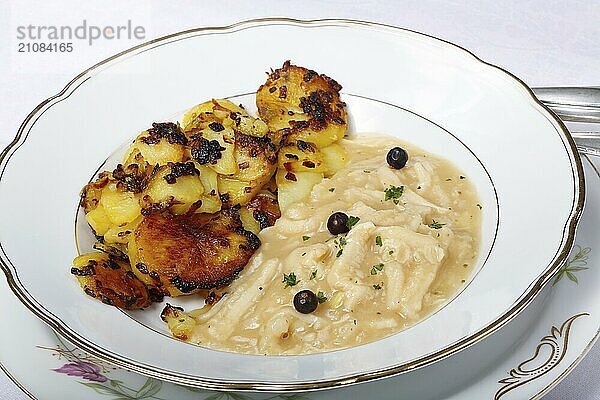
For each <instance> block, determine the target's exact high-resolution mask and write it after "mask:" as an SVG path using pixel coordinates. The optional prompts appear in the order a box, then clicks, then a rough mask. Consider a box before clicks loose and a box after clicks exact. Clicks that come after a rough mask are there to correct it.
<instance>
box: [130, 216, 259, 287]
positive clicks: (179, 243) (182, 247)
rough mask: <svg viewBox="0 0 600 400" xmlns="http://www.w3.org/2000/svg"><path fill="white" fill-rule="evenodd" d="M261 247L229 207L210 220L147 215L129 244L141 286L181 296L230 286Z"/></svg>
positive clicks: (207, 217) (198, 217)
mask: <svg viewBox="0 0 600 400" xmlns="http://www.w3.org/2000/svg"><path fill="white" fill-rule="evenodd" d="M259 246H260V240H259V239H258V237H257V236H256V235H254V234H253V233H252V232H249V231H247V230H245V229H244V228H243V227H242V223H241V221H240V217H239V213H238V210H237V209H236V208H231V209H228V210H223V211H221V212H220V213H217V214H216V215H212V216H211V215H207V214H189V215H180V216H172V215H168V214H166V215H163V214H152V215H149V216H147V217H145V218H144V220H143V221H142V223H141V224H140V225H139V226H138V228H137V229H136V231H135V236H134V237H133V238H132V239H131V240H130V242H129V246H128V248H129V251H128V255H129V258H130V260H131V265H133V266H134V272H135V274H136V275H137V276H138V277H139V278H140V279H141V280H142V281H143V282H145V283H146V284H147V285H152V286H156V287H159V288H160V290H162V292H163V293H164V294H167V295H170V296H179V295H183V294H190V293H194V292H197V291H199V290H200V289H209V288H213V287H217V286H221V285H224V284H227V283H229V282H230V281H231V280H232V279H234V278H235V276H236V275H237V274H238V273H239V271H241V270H242V269H243V268H244V266H245V265H246V263H247V262H248V260H249V259H250V257H251V256H252V254H254V252H255V251H256V250H257V249H258V247H259Z"/></svg>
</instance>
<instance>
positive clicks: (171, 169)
mask: <svg viewBox="0 0 600 400" xmlns="http://www.w3.org/2000/svg"><path fill="white" fill-rule="evenodd" d="M199 175H200V171H198V170H197V169H196V167H195V165H194V163H193V162H187V163H169V164H168V165H165V166H162V167H160V168H159V169H158V170H156V172H155V174H154V175H153V176H152V178H151V180H150V182H149V183H148V186H147V188H146V190H145V191H144V196H143V198H142V205H143V206H144V212H145V213H146V212H150V211H153V210H154V211H156V210H158V209H166V208H170V209H171V211H172V212H173V213H175V214H185V213H186V212H188V210H189V209H190V208H191V207H192V206H193V205H194V204H196V203H197V202H198V201H199V200H200V199H201V197H202V195H203V194H204V186H203V185H202V181H201V180H200V177H199ZM157 204H158V206H157Z"/></svg>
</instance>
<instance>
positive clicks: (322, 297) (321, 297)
mask: <svg viewBox="0 0 600 400" xmlns="http://www.w3.org/2000/svg"><path fill="white" fill-rule="evenodd" d="M317 300H318V301H319V304H322V303H325V302H326V301H327V297H325V294H324V293H323V292H321V291H319V293H317Z"/></svg>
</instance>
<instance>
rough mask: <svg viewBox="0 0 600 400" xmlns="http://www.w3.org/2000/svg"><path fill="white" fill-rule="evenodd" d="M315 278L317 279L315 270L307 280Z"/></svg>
mask: <svg viewBox="0 0 600 400" xmlns="http://www.w3.org/2000/svg"><path fill="white" fill-rule="evenodd" d="M316 277H317V270H316V269H315V270H314V271H313V272H311V273H310V278H308V280H312V279H315V278H316Z"/></svg>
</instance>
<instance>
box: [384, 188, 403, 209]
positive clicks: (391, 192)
mask: <svg viewBox="0 0 600 400" xmlns="http://www.w3.org/2000/svg"><path fill="white" fill-rule="evenodd" d="M403 193H404V186H393V185H392V186H390V187H389V188H387V189H385V198H384V200H385V201H388V200H392V201H393V202H394V204H396V205H397V204H398V203H400V197H401V196H402V194H403Z"/></svg>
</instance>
